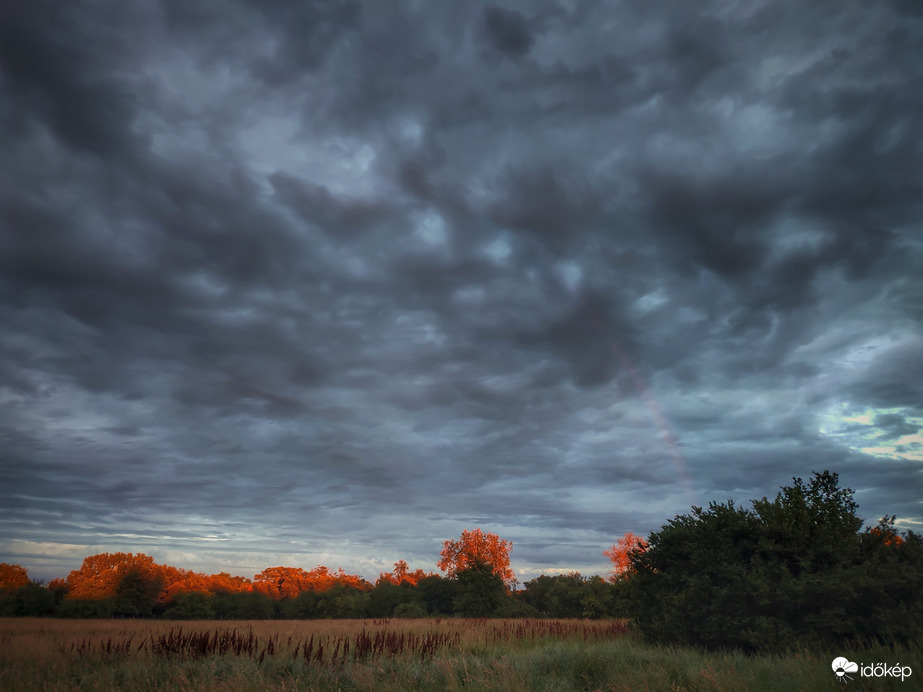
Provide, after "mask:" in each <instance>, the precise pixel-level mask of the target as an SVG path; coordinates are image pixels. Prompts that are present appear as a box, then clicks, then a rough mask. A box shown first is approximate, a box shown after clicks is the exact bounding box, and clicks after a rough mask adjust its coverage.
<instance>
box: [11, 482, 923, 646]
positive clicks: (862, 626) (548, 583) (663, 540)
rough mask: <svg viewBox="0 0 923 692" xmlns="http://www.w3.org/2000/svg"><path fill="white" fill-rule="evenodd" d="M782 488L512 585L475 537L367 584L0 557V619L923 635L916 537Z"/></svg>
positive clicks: (338, 575)
mask: <svg viewBox="0 0 923 692" xmlns="http://www.w3.org/2000/svg"><path fill="white" fill-rule="evenodd" d="M793 480H794V484H793V485H791V486H786V487H783V488H781V491H780V492H779V493H778V494H777V496H776V498H775V499H773V500H770V499H767V498H765V497H764V498H762V499H760V500H754V501H752V503H751V507H749V508H743V507H738V506H736V505H735V504H734V502H733V501H728V502H727V503H720V504H719V503H714V502H713V503H711V504H710V505H709V506H708V508H707V509H703V508H701V507H693V508H692V511H691V513H690V514H683V515H677V516H676V517H675V518H673V519H671V520H669V521H668V522H667V523H666V524H664V525H663V526H662V527H661V528H660V529H659V530H658V531H654V532H653V533H651V534H650V536H648V537H647V538H643V537H640V536H636V535H635V534H633V533H631V532H628V533H626V534H625V535H624V536H622V538H620V539H619V540H618V541H617V542H616V543H615V544H614V545H613V546H612V547H611V548H610V549H608V550H606V551H605V553H604V554H605V555H606V556H607V557H609V559H610V561H611V565H612V573H611V574H610V575H608V577H607V578H603V577H601V576H599V575H596V576H591V577H585V576H582V575H580V574H579V573H577V572H572V573H569V574H562V575H555V576H547V575H542V576H539V577H537V578H535V579H532V580H530V581H528V582H526V583H525V584H523V585H520V584H518V582H517V581H516V577H515V575H514V573H513V571H512V569H511V568H510V553H511V551H512V547H513V546H512V543H511V542H510V541H505V540H502V539H500V538H499V537H498V536H497V535H496V534H493V533H489V532H484V531H482V530H481V529H475V530H473V531H467V530H466V531H463V532H462V535H461V536H460V537H459V538H458V539H457V540H447V541H445V542H444V544H443V550H442V552H441V555H440V560H439V561H438V562H437V566H438V567H439V569H440V571H441V572H442V573H443V574H441V575H440V574H437V573H434V572H424V571H423V570H422V569H416V570H414V571H411V570H410V569H409V567H408V565H407V563H406V562H405V561H403V560H400V561H398V562H397V563H395V564H394V569H393V571H391V572H384V573H382V574H380V575H379V577H378V579H377V580H376V581H375V583H371V582H369V581H367V580H365V579H363V578H361V577H359V576H356V575H351V574H347V573H345V572H344V571H343V570H342V569H340V570H337V571H330V570H328V569H327V568H326V567H323V566H320V567H317V568H315V569H313V570H304V569H301V568H297V567H269V568H267V569H264V570H263V571H262V572H260V573H258V574H256V575H254V577H253V579H247V578H244V577H235V576H231V575H229V574H227V573H220V574H212V575H204V574H200V573H197V572H192V571H189V570H183V569H179V568H176V567H172V566H170V565H159V564H157V563H156V562H155V561H154V560H153V558H151V557H150V556H148V555H144V554H140V553H136V554H132V553H102V554H99V555H91V556H89V557H87V558H85V559H84V561H83V564H82V565H81V567H80V569H77V570H74V571H72V572H71V573H70V574H69V575H68V576H67V578H66V579H55V580H53V581H52V582H50V583H49V584H47V585H44V584H40V583H38V582H34V581H30V580H29V578H28V573H27V572H26V570H25V569H24V568H22V567H20V566H18V565H7V564H3V565H0V615H7V616H9V615H56V616H60V617H162V618H172V619H234V620H239V619H271V618H290V619H311V618H387V617H424V616H463V617H556V618H606V617H627V618H630V619H631V620H632V621H633V623H634V625H635V626H636V627H637V629H638V630H640V632H641V633H642V634H643V635H644V636H645V637H646V638H648V639H650V640H653V641H659V642H665V643H674V644H691V645H695V646H700V647H704V648H713V649H718V648H726V647H731V648H741V649H744V650H748V651H777V650H784V649H790V648H792V647H798V646H813V645H819V644H830V645H833V644H837V643H842V642H844V641H845V640H859V639H878V640H881V641H900V642H909V641H910V640H912V639H915V638H918V637H920V636H921V635H923V538H921V536H920V535H918V534H916V533H914V532H913V531H898V530H897V529H896V528H895V517H894V516H893V515H892V516H890V517H883V518H882V519H881V520H880V521H879V522H878V524H877V525H875V526H867V527H865V529H864V530H862V525H863V521H862V519H861V518H860V517H859V516H858V514H857V510H858V507H857V505H856V503H855V501H854V499H853V496H854V492H853V491H852V490H851V489H849V488H840V487H839V478H838V476H837V474H835V473H831V472H829V471H824V472H823V473H814V474H813V476H812V478H811V479H810V480H809V481H808V482H805V481H803V480H802V479H800V478H795V479H793ZM517 587H519V588H517Z"/></svg>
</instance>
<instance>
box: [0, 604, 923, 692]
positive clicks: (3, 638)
mask: <svg viewBox="0 0 923 692" xmlns="http://www.w3.org/2000/svg"><path fill="white" fill-rule="evenodd" d="M920 653H921V650H920V648H919V647H917V648H915V650H913V651H908V650H907V649H906V648H905V649H903V650H900V651H896V650H894V649H883V648H877V649H870V650H866V651H864V652H862V653H861V654H860V653H858V652H855V651H853V652H839V651H837V652H833V651H830V652H826V651H825V652H801V653H796V654H790V655H785V656H770V655H765V656H747V655H744V654H741V653H736V652H724V653H704V652H700V651H697V650H694V649H688V648H676V647H661V646H652V645H649V644H646V643H644V642H642V641H641V640H640V638H639V637H638V636H637V635H636V634H634V633H633V632H631V630H630V629H629V628H628V627H627V625H626V623H625V621H622V620H545V619H515V620H504V619H458V618H443V619H436V618H430V619H419V620H412V619H378V620H313V621H220V622H218V621H197V622H182V623H180V622H171V621H163V620H159V621H153V620H140V619H138V620H112V619H107V620H61V619H49V618H16V619H2V620H0V689H2V690H49V691H50V690H82V691H84V690H227V691H237V690H241V691H242V690H280V691H281V690H318V691H320V690H440V691H442V690H462V689H467V690H498V691H499V690H503V691H504V692H507V691H516V690H549V691H552V690H553V691H555V692H558V691H567V690H607V691H608V690H611V691H625V692H627V691H629V690H633V691H634V690H690V691H692V690H703V691H704V690H740V691H743V690H780V691H781V690H786V691H790V690H812V691H815V690H823V689H836V687H834V686H835V685H836V680H835V678H834V676H833V673H832V670H831V668H830V661H831V660H832V659H833V657H834V656H836V655H840V654H846V655H849V656H851V657H853V660H869V661H873V660H874V661H890V662H895V663H896V662H898V661H902V662H907V663H911V665H912V664H913V662H914V661H916V662H919V661H923V657H921V656H920ZM916 667H917V670H918V671H919V670H920V668H919V666H916ZM863 682H868V681H863ZM875 683H876V684H875V689H910V688H912V687H913V686H914V683H916V681H913V682H910V681H908V683H905V684H909V685H910V686H909V687H904V688H902V687H901V683H900V682H899V681H897V682H882V681H875ZM857 689H858V688H857Z"/></svg>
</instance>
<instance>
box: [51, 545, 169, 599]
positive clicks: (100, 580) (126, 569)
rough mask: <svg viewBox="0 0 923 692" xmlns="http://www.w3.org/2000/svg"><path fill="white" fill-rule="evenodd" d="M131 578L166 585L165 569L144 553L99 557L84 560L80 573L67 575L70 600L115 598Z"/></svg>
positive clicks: (103, 554) (113, 554) (77, 570)
mask: <svg viewBox="0 0 923 692" xmlns="http://www.w3.org/2000/svg"><path fill="white" fill-rule="evenodd" d="M128 574H134V575H137V576H139V577H141V578H144V579H146V580H149V581H151V582H159V583H161V584H162V583H163V582H164V574H163V566H162V565H158V564H157V563H156V562H154V558H152V557H151V556H150V555H145V554H144V553H99V554H98V555H90V556H89V557H86V558H84V559H83V563H82V564H81V565H80V569H75V570H73V571H72V572H71V573H70V574H68V575H67V596H68V598H69V599H72V600H78V599H81V600H101V599H104V598H111V597H113V596H114V595H115V594H116V593H117V592H118V589H119V586H120V585H121V584H122V581H123V580H124V579H125V577H126V576H127V575H128Z"/></svg>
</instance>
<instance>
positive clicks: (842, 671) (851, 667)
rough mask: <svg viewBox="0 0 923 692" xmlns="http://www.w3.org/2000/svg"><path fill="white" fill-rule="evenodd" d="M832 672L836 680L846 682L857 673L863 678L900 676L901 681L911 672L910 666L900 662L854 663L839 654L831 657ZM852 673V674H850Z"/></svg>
mask: <svg viewBox="0 0 923 692" xmlns="http://www.w3.org/2000/svg"><path fill="white" fill-rule="evenodd" d="M831 667H832V668H833V674H834V675H836V679H837V682H842V683H843V684H846V683H847V682H849V681H850V680H853V679H854V677H855V674H856V673H858V674H859V676H860V677H863V678H900V680H901V682H903V681H904V680H906V679H907V678H909V677H910V676H911V675H912V674H913V670H912V669H911V668H910V666H902V665H901V664H900V663H895V664H894V665H891V664H889V663H854V662H853V661H850V660H849V659H847V658H843V657H842V656H839V657H837V658H835V659H833V663H832V664H831ZM850 673H852V674H853V675H850Z"/></svg>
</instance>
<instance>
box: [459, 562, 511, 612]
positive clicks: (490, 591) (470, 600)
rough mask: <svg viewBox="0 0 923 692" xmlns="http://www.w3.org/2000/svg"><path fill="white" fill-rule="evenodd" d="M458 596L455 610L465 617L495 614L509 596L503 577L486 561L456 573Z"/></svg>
mask: <svg viewBox="0 0 923 692" xmlns="http://www.w3.org/2000/svg"><path fill="white" fill-rule="evenodd" d="M455 580H456V581H457V582H458V590H459V593H458V596H456V598H455V612H456V613H458V614H459V615H463V616H464V617H488V616H490V615H493V613H494V611H496V610H497V609H498V608H499V607H500V606H502V605H503V603H504V601H505V600H506V599H507V598H508V595H507V591H506V584H504V582H503V577H501V576H500V575H499V574H497V573H496V571H495V570H494V568H493V566H492V565H491V564H490V563H488V562H486V561H478V562H475V563H474V564H472V565H471V566H470V567H467V568H466V569H463V570H461V571H459V572H457V573H456V575H455Z"/></svg>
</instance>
